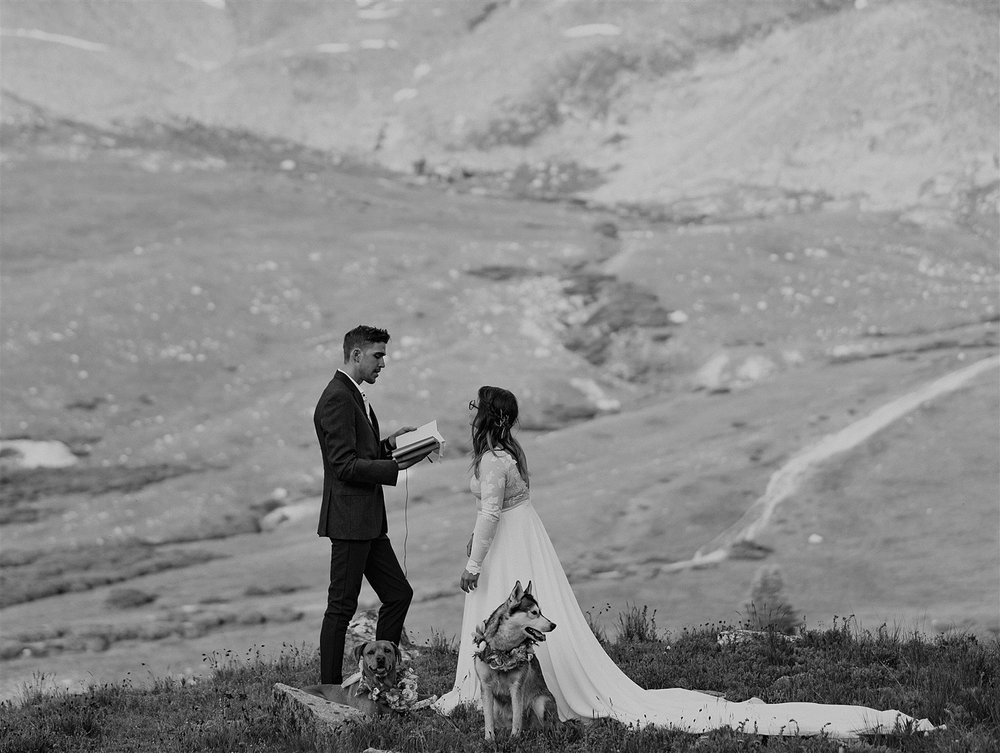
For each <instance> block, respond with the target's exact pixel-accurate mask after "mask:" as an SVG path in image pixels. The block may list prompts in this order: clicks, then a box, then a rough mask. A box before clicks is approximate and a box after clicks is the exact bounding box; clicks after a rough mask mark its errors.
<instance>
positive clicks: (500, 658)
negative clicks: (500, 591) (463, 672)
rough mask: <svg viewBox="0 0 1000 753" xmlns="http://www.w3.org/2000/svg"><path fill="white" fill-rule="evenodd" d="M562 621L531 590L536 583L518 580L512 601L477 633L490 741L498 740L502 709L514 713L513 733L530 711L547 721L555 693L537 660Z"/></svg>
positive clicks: (518, 730) (517, 732)
mask: <svg viewBox="0 0 1000 753" xmlns="http://www.w3.org/2000/svg"><path fill="white" fill-rule="evenodd" d="M555 626H556V624H555V623H554V622H552V621H551V620H549V619H548V618H547V617H545V616H544V615H543V614H542V611H541V609H540V608H539V606H538V601H536V599H535V597H534V596H533V595H532V594H531V582H530V581H529V582H528V587H527V588H523V589H522V588H521V581H517V582H516V583H515V585H514V590H513V591H511V592H510V596H509V597H507V601H505V602H504V603H503V604H501V605H500V606H499V607H497V608H496V610H494V612H493V614H491V615H490V616H489V618H488V619H487V620H486V622H485V623H483V624H482V625H481V626H480V627H479V628H478V629H477V632H476V641H477V642H478V643H479V649H478V650H477V651H476V674H477V675H478V676H479V683H480V685H481V686H482V700H483V719H484V721H485V726H486V739H487V740H493V739H494V732H495V724H496V719H497V714H498V712H499V713H500V714H502V715H503V716H504V723H506V717H507V716H508V715H509V716H510V717H511V731H510V733H511V737H517V736H518V735H520V734H521V729H522V727H523V725H524V715H525V713H526V712H527V711H528V710H529V709H530V710H531V712H532V715H533V717H534V720H535V721H536V722H537V723H538V724H541V723H543V722H544V718H545V709H546V707H547V706H548V703H549V700H550V698H551V695H550V693H549V690H548V688H546V687H545V680H544V679H543V678H542V669H541V667H540V666H539V665H538V659H536V658H535V654H534V650H533V647H534V644H535V643H537V642H539V641H544V640H545V633H548V632H550V631H551V630H554V629H555Z"/></svg>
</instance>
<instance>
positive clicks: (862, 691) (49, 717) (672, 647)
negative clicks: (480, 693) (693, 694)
mask: <svg viewBox="0 0 1000 753" xmlns="http://www.w3.org/2000/svg"><path fill="white" fill-rule="evenodd" d="M654 618H655V612H653V613H650V612H649V611H648V610H647V609H646V608H645V607H643V608H639V607H636V606H629V607H628V608H627V609H626V611H625V612H623V613H622V614H621V615H620V616H619V621H618V626H619V630H618V636H617V640H615V641H614V642H613V643H606V644H605V645H606V648H607V650H608V652H609V654H610V655H611V656H612V658H613V659H614V660H615V661H616V662H617V663H618V665H619V666H621V667H622V669H623V670H624V671H625V672H626V674H628V675H629V676H630V677H632V678H633V679H634V680H635V681H636V682H637V683H639V684H640V685H642V686H644V687H682V688H689V689H699V690H709V691H712V692H717V693H720V694H724V695H725V696H726V698H729V699H731V700H744V699H746V698H749V697H751V696H756V697H759V698H761V699H763V700H765V701H768V702H780V701H814V702H823V703H851V704H863V705H867V706H873V707H876V708H884V709H889V708H892V709H899V710H901V711H904V712H906V713H908V714H910V715H912V716H915V717H918V718H921V717H927V718H929V719H930V720H931V721H932V722H934V723H937V724H946V725H947V729H944V730H939V731H936V732H934V733H931V734H929V735H926V736H925V735H919V736H906V735H903V736H894V737H878V738H872V739H867V740H865V741H864V742H863V743H845V742H844V741H839V740H830V739H827V738H823V737H815V738H771V739H768V738H762V737H754V736H747V735H743V734H740V733H738V732H735V731H732V730H720V731H716V732H712V733H709V734H707V735H690V734H686V733H681V732H674V731H671V730H665V729H656V728H646V729H637V728H635V727H628V726H625V725H622V724H620V723H618V722H614V721H611V720H606V719H605V720H598V721H596V722H592V723H590V724H586V725H584V724H580V723H565V724H560V723H558V722H552V723H551V724H549V725H548V727H547V728H546V729H544V730H536V731H530V732H528V733H526V735H525V737H524V738H523V739H522V740H521V741H520V742H518V743H516V744H515V743H512V742H511V741H509V740H508V739H507V738H506V737H504V736H502V737H501V738H500V740H499V742H498V744H497V745H496V746H493V745H487V744H486V743H485V742H484V741H483V740H482V730H483V723H482V716H481V715H480V714H479V713H478V712H476V711H474V710H471V709H465V708H462V709H459V710H457V711H456V712H455V713H454V714H453V715H452V716H451V717H448V718H446V717H442V716H439V715H437V714H434V713H433V712H430V711H426V712H418V713H413V714H410V715H408V716H405V717H398V718H397V717H392V718H383V719H377V720H372V721H368V722H359V723H354V724H350V725H347V726H346V727H345V728H344V729H343V730H342V731H341V732H340V733H339V736H338V737H337V738H336V739H335V743H333V744H335V747H330V746H331V743H329V742H326V743H323V744H322V749H324V750H338V751H340V750H343V751H360V750H365V749H367V748H376V749H382V750H397V751H445V750H447V751H494V750H503V751H513V750H517V751H523V753H542V752H543V751H544V752H549V751H570V752H574V753H575V752H577V751H580V752H582V751H631V752H633V753H646V752H652V751H689V750H690V751H694V750H698V751H702V752H703V753H704V752H707V753H724V752H728V751H748V750H765V749H766V750H767V751H782V752H783V751H811V752H814V753H834V752H837V753H839V752H840V751H843V750H865V751H876V752H877V751H889V750H900V751H919V752H920V753H942V752H943V751H952V750H962V751H970V752H977V751H982V753H986V752H987V751H996V750H1000V642H998V641H997V640H996V639H992V640H990V641H986V642H981V641H979V640H977V639H976V638H974V637H972V636H969V635H964V634H949V635H945V636H940V637H935V638H928V637H926V636H923V635H920V634H917V633H905V632H903V631H902V630H899V629H891V628H889V627H887V626H884V625H883V626H882V627H880V628H878V629H876V630H874V631H863V630H861V629H859V628H858V627H857V625H856V623H855V622H854V621H853V620H851V619H847V620H841V619H839V618H837V619H835V620H834V625H833V627H831V628H828V629H823V630H807V629H804V628H803V629H801V630H800V631H799V633H798V635H797V636H796V637H795V640H787V639H785V637H784V636H782V635H781V634H780V633H778V632H777V631H775V630H773V629H772V630H770V631H764V632H762V633H760V634H759V637H756V638H753V639H751V640H748V641H746V642H743V643H739V644H733V645H720V643H719V641H718V638H719V635H720V634H721V633H723V632H728V631H730V630H732V627H731V626H729V625H724V624H722V623H718V624H710V625H702V626H700V627H697V628H690V629H686V630H684V631H683V632H682V633H681V634H680V635H677V636H675V637H672V638H671V637H670V636H666V637H658V635H657V632H656V626H655V621H654ZM769 633H770V635H771V636H772V637H776V638H775V640H769V637H768V635H769ZM418 650H419V655H417V656H416V657H415V658H414V660H413V667H414V669H415V670H416V672H417V673H418V675H419V677H420V689H421V692H422V693H437V694H441V693H444V692H445V691H447V690H448V689H449V688H450V686H451V683H452V680H453V677H454V672H455V663H456V648H455V641H453V640H448V639H447V638H445V636H444V635H442V634H439V633H434V634H433V635H432V639H431V640H430V641H429V642H428V644H427V645H426V646H423V647H419V649H418ZM204 660H205V663H206V667H207V669H208V670H209V671H210V676H209V677H208V678H207V679H205V680H203V681H194V682H192V681H175V680H172V679H169V678H154V680H153V682H152V685H151V687H144V688H139V687H136V686H135V685H134V683H132V682H130V681H125V682H122V683H118V684H109V685H100V686H94V687H91V688H89V689H88V690H86V691H85V692H83V693H79V694H71V693H67V692H65V691H58V692H47V691H43V690H41V689H39V688H28V689H26V690H25V694H24V696H23V698H22V699H21V700H20V701H18V702H16V703H15V702H7V703H4V704H2V705H0V753H15V752H16V753H42V752H43V751H46V752H47V751H53V752H54V751H95V752H96V751H101V752H102V753H119V752H122V753H124V751H139V750H142V751H147V750H155V751H159V752H162V753H182V752H183V753H189V752H191V751H210V752H213V753H214V752H217V753H224V752H226V753H228V752H229V751H249V752H255V751H259V752H260V753H264V752H265V751H267V752H268V753H290V752H292V751H296V752H297V751H310V750H314V749H315V748H314V743H315V741H316V740H317V737H316V736H315V735H312V734H310V733H309V730H303V729H299V728H298V727H297V726H296V724H295V723H294V721H293V720H291V719H289V718H286V715H284V714H283V713H280V712H279V710H278V706H277V705H276V703H275V700H274V695H273V686H274V684H275V683H277V682H281V683H284V684H287V685H292V686H302V685H305V684H308V683H311V682H314V681H315V674H316V667H317V664H318V660H317V656H316V653H315V651H314V650H312V649H307V648H305V647H294V646H289V645H286V646H284V647H283V650H282V651H281V653H280V655H279V656H278V657H277V658H267V657H265V656H264V655H263V653H262V652H261V651H259V650H251V651H249V652H247V653H245V654H235V653H233V652H229V651H221V652H216V653H213V654H210V655H206V656H205V657H204ZM320 739H322V738H320Z"/></svg>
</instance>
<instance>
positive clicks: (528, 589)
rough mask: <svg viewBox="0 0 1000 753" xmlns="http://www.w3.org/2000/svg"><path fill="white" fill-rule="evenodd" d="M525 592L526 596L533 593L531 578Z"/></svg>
mask: <svg viewBox="0 0 1000 753" xmlns="http://www.w3.org/2000/svg"><path fill="white" fill-rule="evenodd" d="M524 593H525V595H526V596H527V595H530V594H531V581H530V580H529V581H528V587H527V588H526V589H524Z"/></svg>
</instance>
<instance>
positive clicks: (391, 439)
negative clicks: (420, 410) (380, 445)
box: [385, 426, 417, 450]
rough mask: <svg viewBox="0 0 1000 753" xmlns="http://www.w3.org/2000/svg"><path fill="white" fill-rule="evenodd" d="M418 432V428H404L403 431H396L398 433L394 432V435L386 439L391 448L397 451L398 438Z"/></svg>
mask: <svg viewBox="0 0 1000 753" xmlns="http://www.w3.org/2000/svg"><path fill="white" fill-rule="evenodd" d="M416 430H417V427H416V426H404V427H402V428H401V429H396V431H394V432H393V433H392V434H390V435H389V436H387V437H386V438H385V439H386V441H387V442H388V443H389V446H390V447H391V448H392V449H394V450H395V449H396V437H398V436H399V435H400V434H406V433H407V432H410V431H416Z"/></svg>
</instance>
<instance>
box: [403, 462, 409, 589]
mask: <svg viewBox="0 0 1000 753" xmlns="http://www.w3.org/2000/svg"><path fill="white" fill-rule="evenodd" d="M403 489H404V494H403V576H404V577H405V576H406V575H407V572H406V540H407V538H409V536H410V524H409V522H408V521H407V518H406V507H407V504H408V503H409V501H410V474H409V473H408V472H407V471H406V470H404V471H403Z"/></svg>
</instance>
